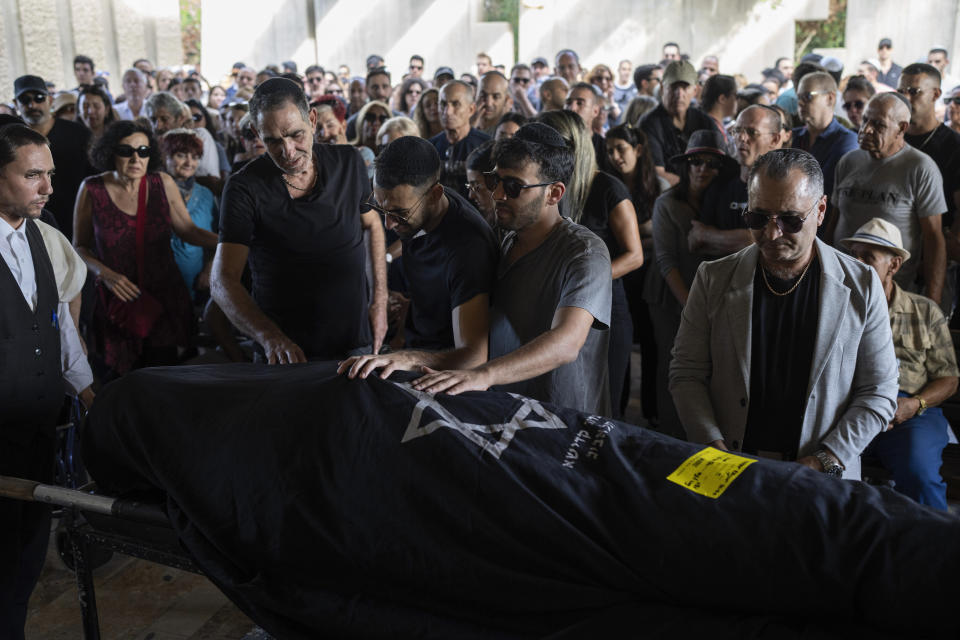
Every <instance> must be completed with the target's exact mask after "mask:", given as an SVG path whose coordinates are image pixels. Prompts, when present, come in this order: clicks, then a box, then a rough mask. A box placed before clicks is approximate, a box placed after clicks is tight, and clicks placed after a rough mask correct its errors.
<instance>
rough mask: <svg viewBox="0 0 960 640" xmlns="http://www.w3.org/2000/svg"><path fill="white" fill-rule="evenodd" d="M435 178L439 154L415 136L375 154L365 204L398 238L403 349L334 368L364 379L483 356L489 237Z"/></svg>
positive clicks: (458, 365)
mask: <svg viewBox="0 0 960 640" xmlns="http://www.w3.org/2000/svg"><path fill="white" fill-rule="evenodd" d="M439 179H440V156H439V155H438V154H437V150H436V149H435V148H434V147H433V145H431V144H430V143H429V142H427V141H426V140H424V139H423V138H419V137H416V136H405V137H402V138H398V139H397V140H394V141H393V142H391V143H390V144H388V145H387V146H386V148H385V149H384V150H383V152H382V153H381V154H380V156H379V157H378V158H377V162H376V173H375V176H374V185H373V194H374V197H375V198H376V201H377V204H372V203H371V206H372V207H373V208H374V209H375V210H377V211H379V212H380V214H381V215H382V216H383V217H384V221H385V223H386V226H387V229H390V230H393V231H395V232H396V233H397V234H398V235H399V236H400V240H401V242H402V244H403V264H402V269H403V276H404V278H403V279H404V281H405V282H406V284H407V290H406V291H405V292H404V293H406V294H407V295H408V296H409V298H410V309H409V311H408V313H407V320H406V330H405V332H404V337H405V344H406V346H407V347H408V348H407V349H406V350H403V351H396V352H393V353H389V354H383V355H367V356H357V357H355V358H351V359H349V360H347V361H345V362H343V363H341V365H340V367H339V372H340V373H343V372H348V375H349V376H350V377H351V378H353V377H355V376H360V377H361V378H366V377H367V376H368V375H370V373H372V372H373V371H374V370H375V369H382V371H381V374H380V375H381V377H383V378H386V377H387V376H389V375H390V373H392V372H393V371H394V370H396V369H401V370H406V371H420V370H421V367H431V368H433V369H469V368H471V367H475V366H478V365H481V364H483V363H484V362H486V361H487V333H488V331H489V329H490V321H489V307H490V291H491V289H492V287H493V282H494V279H495V278H496V266H497V242H496V238H495V237H494V234H493V230H492V229H491V228H490V225H489V224H487V223H486V221H485V220H484V219H483V217H481V215H480V214H479V213H478V212H477V210H476V209H474V207H473V205H471V204H470V203H469V202H468V201H467V200H465V199H464V198H462V197H460V196H459V195H458V194H457V193H456V192H454V191H453V190H451V189H446V188H444V187H442V186H441V185H440V183H439Z"/></svg>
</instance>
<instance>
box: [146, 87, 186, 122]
mask: <svg viewBox="0 0 960 640" xmlns="http://www.w3.org/2000/svg"><path fill="white" fill-rule="evenodd" d="M146 109H147V116H151V115H155V114H156V112H157V109H163V110H164V111H166V112H167V113H169V114H170V115H172V116H176V115H179V116H183V115H184V114H185V113H186V112H187V111H189V109H188V108H187V105H185V104H184V103H182V102H180V100H179V99H178V98H177V96H175V95H173V94H172V93H170V92H169V91H157V92H155V93H152V94H150V97H149V98H147V103H146Z"/></svg>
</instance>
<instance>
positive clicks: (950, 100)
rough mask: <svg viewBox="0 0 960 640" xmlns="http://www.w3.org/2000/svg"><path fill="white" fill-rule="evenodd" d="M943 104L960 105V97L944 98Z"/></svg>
mask: <svg viewBox="0 0 960 640" xmlns="http://www.w3.org/2000/svg"><path fill="white" fill-rule="evenodd" d="M943 104H960V97H956V98H944V99H943Z"/></svg>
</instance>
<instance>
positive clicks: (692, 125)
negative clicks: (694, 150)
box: [640, 60, 716, 185]
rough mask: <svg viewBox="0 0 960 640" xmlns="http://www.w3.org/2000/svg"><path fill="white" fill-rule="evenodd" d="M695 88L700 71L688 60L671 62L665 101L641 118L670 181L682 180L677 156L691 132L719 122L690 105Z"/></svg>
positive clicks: (662, 171) (659, 170)
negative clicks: (676, 160) (676, 159)
mask: <svg viewBox="0 0 960 640" xmlns="http://www.w3.org/2000/svg"><path fill="white" fill-rule="evenodd" d="M696 89H697V72H696V70H695V69H694V68H693V65H691V64H690V63H689V62H686V61H685V60H676V61H674V62H671V63H670V64H669V65H667V68H666V70H665V71H664V72H663V90H662V92H661V98H662V100H663V103H662V104H659V105H657V107H656V108H655V109H653V110H652V111H650V112H649V113H647V114H646V115H645V116H644V117H643V119H642V120H641V121H640V128H641V129H643V132H644V133H645V134H647V141H648V142H649V144H650V153H651V155H652V156H653V164H654V166H655V167H656V169H657V175H659V176H662V177H663V178H664V179H665V180H666V181H667V182H669V183H670V184H671V185H675V184H677V183H678V182H680V167H679V165H678V164H677V163H676V162H675V161H674V158H679V157H681V156H682V155H683V153H684V151H686V148H687V141H688V140H689V139H690V135H691V134H692V133H693V132H694V131H698V130H700V129H713V128H714V127H715V126H716V125H714V124H713V120H712V119H711V118H710V116H708V115H707V114H705V113H704V112H703V111H700V110H699V109H697V108H696V107H693V106H691V104H690V103H691V101H692V100H693V95H694V93H695V92H696Z"/></svg>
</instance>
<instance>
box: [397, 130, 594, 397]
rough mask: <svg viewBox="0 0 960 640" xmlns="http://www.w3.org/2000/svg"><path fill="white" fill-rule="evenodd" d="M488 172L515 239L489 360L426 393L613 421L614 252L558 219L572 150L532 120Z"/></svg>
mask: <svg viewBox="0 0 960 640" xmlns="http://www.w3.org/2000/svg"><path fill="white" fill-rule="evenodd" d="M494 157H495V158H496V168H495V169H494V170H493V171H492V172H491V173H488V174H484V177H485V179H486V182H487V187H488V188H489V189H490V190H491V191H492V192H493V199H494V201H495V202H496V205H497V222H498V223H499V224H500V226H501V227H502V228H504V229H506V230H508V231H509V232H510V233H508V234H507V236H506V237H505V238H504V241H503V245H502V246H501V247H500V264H499V265H498V267H497V281H496V284H495V285H494V288H493V306H492V307H491V311H490V361H489V362H487V363H485V364H482V365H480V366H479V367H475V368H473V369H465V370H464V369H461V370H452V371H439V372H437V371H430V372H429V373H428V375H425V376H423V377H422V378H419V379H418V380H416V381H414V383H413V386H414V388H415V389H418V390H420V391H428V392H432V393H439V392H445V393H450V394H457V393H461V392H463V391H472V390H483V389H487V388H489V387H496V388H497V389H499V390H502V391H510V392H512V393H518V394H521V395H525V396H528V397H531V398H534V399H536V400H541V401H544V402H552V403H554V404H558V405H562V406H565V407H570V408H573V409H577V410H580V411H587V412H590V413H597V414H601V415H609V414H610V394H609V383H608V379H607V343H608V341H609V327H610V300H611V288H612V281H611V280H610V254H609V253H608V252H607V247H606V245H604V243H603V241H602V240H600V238H598V237H597V236H596V235H594V234H593V233H592V232H590V231H589V230H588V229H587V228H586V227H583V226H581V225H578V224H576V223H574V222H572V221H571V220H569V219H568V218H563V217H561V216H560V209H559V203H560V199H561V198H563V194H564V191H566V186H565V184H566V183H567V182H568V181H569V180H570V175H571V173H572V172H573V153H572V152H571V151H570V150H569V149H568V148H567V147H566V145H564V142H563V138H562V137H560V134H559V133H557V131H556V130H555V129H552V128H551V127H549V126H547V125H545V124H543V123H540V122H535V123H531V124H527V125H524V126H523V127H521V128H520V129H519V130H518V131H517V133H516V135H515V136H514V137H513V138H508V139H504V140H500V141H499V142H497V145H496V147H494Z"/></svg>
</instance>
